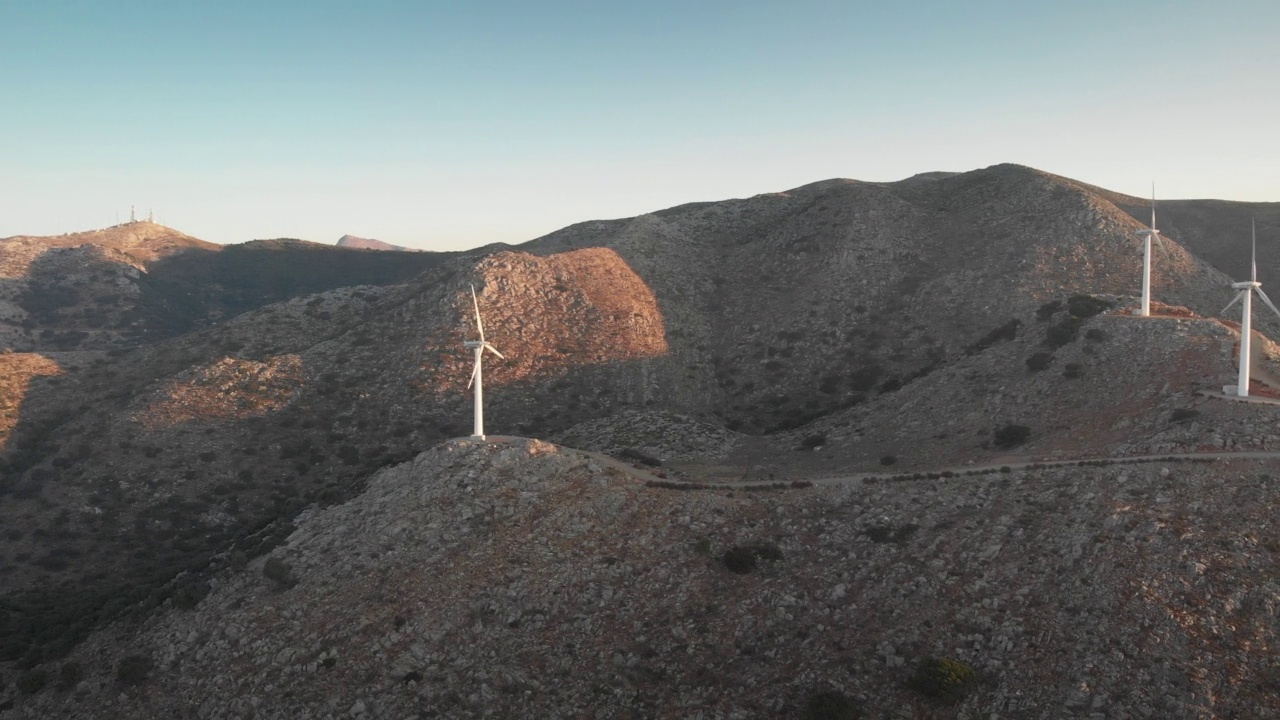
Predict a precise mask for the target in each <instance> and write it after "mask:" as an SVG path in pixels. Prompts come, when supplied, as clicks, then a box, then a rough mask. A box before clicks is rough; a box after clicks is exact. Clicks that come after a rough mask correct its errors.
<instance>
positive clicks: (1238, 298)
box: [1218, 290, 1249, 315]
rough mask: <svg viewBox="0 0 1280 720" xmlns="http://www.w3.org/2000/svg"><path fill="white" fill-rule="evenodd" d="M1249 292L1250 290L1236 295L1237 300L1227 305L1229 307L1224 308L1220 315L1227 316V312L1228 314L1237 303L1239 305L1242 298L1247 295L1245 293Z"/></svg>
mask: <svg viewBox="0 0 1280 720" xmlns="http://www.w3.org/2000/svg"><path fill="white" fill-rule="evenodd" d="M1247 292H1249V291H1248V290H1245V291H1243V292H1240V293H1239V294H1237V295H1236V298H1235V299H1234V300H1232V301H1231V302H1229V303H1227V306H1226V307H1224V308H1222V312H1220V313H1218V314H1219V315H1224V314H1226V312H1227V311H1228V310H1230V309H1231V306H1232V305H1235V304H1236V303H1238V302H1240V298H1242V297H1244V294H1245V293H1247Z"/></svg>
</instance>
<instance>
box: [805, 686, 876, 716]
mask: <svg viewBox="0 0 1280 720" xmlns="http://www.w3.org/2000/svg"><path fill="white" fill-rule="evenodd" d="M801 717H802V718H803V719H804V720H858V719H859V718H861V717H862V706H861V705H860V704H859V703H858V701H857V700H854V699H853V698H851V697H849V696H848V695H845V694H844V693H840V692H836V691H834V690H822V691H820V692H816V693H814V694H813V696H812V697H810V698H809V702H807V703H805V706H804V713H803V714H802V715H801Z"/></svg>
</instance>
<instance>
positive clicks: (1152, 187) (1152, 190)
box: [1151, 180, 1156, 230]
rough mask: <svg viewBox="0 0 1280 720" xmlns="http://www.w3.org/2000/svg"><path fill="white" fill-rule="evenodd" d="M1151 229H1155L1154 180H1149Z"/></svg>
mask: <svg viewBox="0 0 1280 720" xmlns="http://www.w3.org/2000/svg"><path fill="white" fill-rule="evenodd" d="M1151 229H1152V230H1155V229H1156V181H1155V180H1152V181H1151Z"/></svg>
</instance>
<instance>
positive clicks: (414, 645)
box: [0, 165, 1280, 719]
mask: <svg viewBox="0 0 1280 720" xmlns="http://www.w3.org/2000/svg"><path fill="white" fill-rule="evenodd" d="M1161 207H1162V208H1164V207H1165V204H1162V205H1161ZM1273 210H1274V208H1273V207H1271V206H1270V205H1267V204H1243V203H1236V204H1231V203H1228V204H1223V203H1218V202H1216V201H1194V200H1184V201H1176V202H1172V203H1169V204H1168V208H1167V211H1166V210H1165V209H1162V210H1161V215H1160V217H1162V218H1167V223H1168V224H1167V225H1163V224H1162V225H1161V229H1162V231H1163V234H1164V236H1165V238H1166V245H1167V252H1162V251H1158V252H1157V253H1156V256H1155V260H1154V262H1153V273H1152V277H1153V296H1154V299H1155V300H1154V302H1153V304H1152V307H1153V315H1152V316H1151V317H1146V318H1140V317H1135V316H1134V312H1133V311H1134V309H1135V306H1136V303H1137V300H1136V296H1137V295H1138V293H1139V282H1140V280H1139V278H1140V275H1141V272H1140V269H1141V245H1140V243H1139V241H1138V235H1137V233H1138V232H1139V231H1140V230H1141V229H1142V228H1143V227H1144V224H1145V223H1146V222H1147V221H1148V220H1149V205H1148V204H1147V203H1146V201H1144V200H1142V199H1139V198H1131V197H1127V196H1123V195H1119V194H1116V193H1112V192H1110V191H1107V190H1104V189H1101V188H1096V187H1093V186H1090V185H1087V184H1084V183H1080V182H1077V181H1074V180H1071V179H1069V178H1062V177H1058V176H1055V175H1051V174H1049V173H1044V172H1041V171H1038V170H1035V169H1032V168H1027V167H1023V166H1018V165H997V166H993V167H990V168H985V169H982V170H976V171H973V172H967V173H927V174H924V175H920V176H916V177H913V178H909V179H907V180H903V181H900V182H890V183H870V182H861V181H856V180H844V179H839V180H827V181H822V182H817V183H812V184H809V185H805V186H802V187H798V188H793V189H791V190H787V191H785V192H778V193H768V194H764V195H759V196H756V197H751V198H743V199H734V200H725V201H720V202H711V203H693V204H688V205H682V206H678V207H674V208H669V209H666V210H658V211H655V212H653V213H648V214H645V215H641V216H638V217H633V218H623V219H614V220H595V221H589V222H584V223H579V224H576V225H572V226H570V227H567V228H564V229H562V230H559V231H557V232H554V233H552V234H550V235H547V236H545V237H542V238H537V239H534V240H531V241H529V242H527V243H524V244H522V245H518V246H501V245H495V246H488V247H484V248H477V249H475V250H471V251H467V252H462V253H431V252H414V253H396V252H374V251H367V250H359V249H351V248H345V247H343V248H340V247H333V246H332V245H321V244H317V243H308V242H304V241H300V240H293V239H287V238H281V239H273V240H257V241H253V242H249V243H244V244H242V245H234V246H225V247H224V246H214V245H211V244H209V243H204V242H202V241H200V240H198V239H195V238H191V237H189V236H187V235H185V234H182V233H180V232H178V231H176V230H172V229H170V228H165V227H163V226H159V225H155V224H154V223H128V224H126V225H122V226H118V227H115V228H108V229H106V230H101V231H94V232H89V233H79V234H74V235H67V236H60V237H56V238H37V237H27V236H20V237H14V238H8V239H0V345H2V347H0V349H3V350H4V351H3V352H0V525H2V526H3V532H0V717H24V718H25V717H86V718H89V717H121V718H124V717H157V718H158V717H227V718H231V717H282V718H283V717H331V716H332V717H353V716H354V717H360V716H363V717H370V718H372V717H396V718H399V717H414V716H420V717H432V716H435V717H485V716H490V717H513V716H528V717H619V718H621V717H699V716H701V717H703V718H715V717H723V718H729V717H742V718H755V717H787V716H793V717H804V718H825V717H866V718H906V717H939V718H950V717H956V718H960V717H965V718H979V717H982V718H990V717H992V716H995V717H999V718H1058V717H1072V718H1074V717H1088V718H1091V719H1092V718H1126V717H1128V718H1167V717H1188V718H1213V717H1270V716H1278V715H1280V711H1278V710H1277V708H1276V703H1277V701H1276V700H1275V698H1276V697H1277V692H1276V688H1275V687H1273V684H1271V681H1270V679H1269V678H1270V677H1272V675H1274V668H1273V667H1272V665H1271V660H1270V658H1269V653H1268V648H1270V647H1271V645H1273V644H1274V642H1275V637H1276V635H1275V628H1274V621H1273V614H1272V607H1273V606H1274V605H1275V604H1276V593H1275V587H1274V583H1273V580H1272V578H1273V576H1274V574H1275V573H1274V568H1275V549H1276V548H1278V547H1280V544H1278V543H1280V539H1278V538H1277V537H1276V536H1275V533H1274V531H1273V528H1271V525H1270V522H1269V521H1268V520H1267V519H1266V515H1265V510H1266V508H1267V507H1269V505H1270V504H1271V503H1272V501H1273V498H1272V497H1271V494H1272V492H1273V488H1272V486H1273V480H1272V477H1273V476H1274V475H1275V474H1276V471H1275V462H1276V460H1277V459H1280V454H1278V453H1280V415H1277V412H1278V411H1277V404H1276V403H1277V402H1280V381H1278V380H1277V378H1280V365H1278V364H1277V361H1278V360H1280V348H1277V346H1276V345H1275V344H1274V343H1273V342H1272V341H1271V338H1274V337H1280V335H1277V330H1278V329H1280V323H1277V322H1276V321H1275V318H1274V317H1272V316H1269V311H1266V309H1265V308H1264V307H1261V306H1260V305H1259V306H1258V307H1256V308H1255V313H1254V321H1255V322H1254V331H1255V335H1254V343H1253V352H1252V355H1253V358H1252V366H1253V383H1252V385H1251V387H1250V394H1251V396H1252V399H1251V400H1250V401H1249V402H1240V401H1237V400H1234V399H1232V398H1231V397H1229V396H1226V395H1224V394H1223V392H1222V389H1223V387H1224V386H1225V385H1230V384H1232V383H1234V382H1235V377H1236V368H1237V364H1238V350H1237V348H1238V346H1239V337H1240V326H1239V322H1238V321H1239V315H1238V314H1237V315H1234V316H1231V315H1227V316H1223V315H1221V314H1220V312H1221V309H1222V307H1223V306H1224V305H1226V304H1227V302H1228V301H1230V299H1231V297H1232V290H1231V288H1230V281H1231V279H1232V277H1238V276H1239V275H1238V269H1239V266H1238V265H1237V264H1233V263H1235V262H1236V261H1235V260H1231V261H1230V262H1228V259H1229V258H1234V257H1235V256H1236V254H1238V253H1237V252H1236V250H1237V248H1238V247H1239V238H1238V237H1237V235H1238V234H1239V233H1238V232H1237V231H1238V230H1239V228H1240V227H1247V225H1248V217H1249V215H1251V214H1256V215H1257V216H1258V217H1259V219H1260V221H1261V222H1260V224H1259V240H1260V242H1261V243H1263V245H1264V246H1265V245H1266V242H1267V240H1268V239H1269V238H1270V235H1269V233H1271V232H1272V230H1271V225H1270V224H1269V223H1270V222H1271V221H1270V220H1269V218H1271V217H1272V216H1273V214H1272V211H1273ZM1163 222H1165V221H1162V223H1163ZM1276 267H1277V266H1276V265H1275V263H1274V262H1273V258H1271V256H1270V255H1269V252H1263V253H1262V254H1261V255H1260V259H1259V279H1260V280H1261V282H1262V283H1263V285H1264V287H1268V283H1270V281H1271V277H1272V273H1273V272H1274V271H1275V269H1276ZM472 287H474V288H475V290H476V296H477V298H478V303H479V306H480V310H481V313H482V314H483V316H484V322H485V330H486V339H487V340H489V341H490V342H491V343H493V344H494V345H495V346H496V347H498V348H499V349H500V350H501V351H502V353H503V355H504V356H505V358H497V357H489V358H488V359H487V360H486V364H485V369H484V379H485V391H486V392H485V396H486V401H487V405H486V421H487V429H488V431H489V432H490V433H494V434H495V435H496V439H495V440H494V441H493V442H489V443H481V442H475V441H470V440H458V439H457V438H458V437H459V436H462V435H466V434H467V433H468V432H469V431H470V428H471V413H472V395H471V393H470V391H469V389H468V387H467V380H468V378H469V377H470V373H471V363H472V354H471V352H470V351H469V350H468V349H467V348H465V347H464V346H463V342H464V341H466V340H470V339H474V338H475V336H476V328H475V319H474V309H473V305H472V295H471V288H472ZM1231 312H1233V313H1234V312H1236V311H1235V310H1234V309H1233V310H1232V311H1231ZM513 436H520V437H525V438H541V439H539V440H524V439H517V438H515V437H513ZM552 443H555V444H552Z"/></svg>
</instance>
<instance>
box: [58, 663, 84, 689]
mask: <svg viewBox="0 0 1280 720" xmlns="http://www.w3.org/2000/svg"><path fill="white" fill-rule="evenodd" d="M83 679H84V670H83V669H82V668H81V667H80V664H79V663H77V662H68V663H64V664H63V666H62V667H61V668H60V669H59V670H58V687H59V688H60V689H62V690H74V689H75V686H76V685H79V684H80V681H81V680H83Z"/></svg>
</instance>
